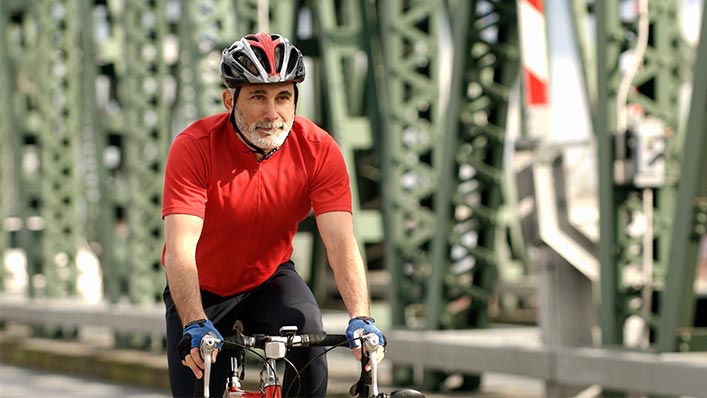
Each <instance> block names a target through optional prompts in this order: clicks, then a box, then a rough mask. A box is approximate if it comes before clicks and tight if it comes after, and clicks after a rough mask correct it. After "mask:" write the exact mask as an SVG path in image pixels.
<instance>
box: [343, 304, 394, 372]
mask: <svg viewBox="0 0 707 398" xmlns="http://www.w3.org/2000/svg"><path fill="white" fill-rule="evenodd" d="M369 333H374V334H376V335H377V336H378V339H379V341H380V345H379V346H378V348H377V350H376V359H377V360H376V362H380V361H382V360H383V358H384V357H385V348H384V346H385V344H386V341H385V337H384V336H383V333H381V331H380V330H378V328H377V327H376V321H375V319H373V318H371V317H367V316H360V317H355V318H352V319H351V320H349V326H348V327H347V328H346V337H347V338H348V339H349V346H350V347H351V348H353V355H354V357H356V359H357V360H359V361H360V360H361V356H362V353H361V350H362V348H361V340H359V339H356V338H357V337H360V336H363V335H365V334H369ZM354 339H355V340H354ZM370 370H371V362H370V361H369V362H368V364H367V365H366V371H370Z"/></svg>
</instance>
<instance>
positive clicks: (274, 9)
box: [236, 0, 299, 38]
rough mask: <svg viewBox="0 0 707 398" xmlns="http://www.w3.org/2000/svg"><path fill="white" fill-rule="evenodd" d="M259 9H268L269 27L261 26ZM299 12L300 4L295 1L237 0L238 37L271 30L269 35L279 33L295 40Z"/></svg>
mask: <svg viewBox="0 0 707 398" xmlns="http://www.w3.org/2000/svg"><path fill="white" fill-rule="evenodd" d="M259 7H266V8H267V9H268V12H267V18H266V20H267V22H268V25H267V26H260V25H259V19H258V12H259V11H260V10H259ZM298 11H299V7H298V4H297V3H296V2H295V1H294V0H282V1H275V0H236V15H237V16H238V26H237V31H238V37H241V36H243V35H246V34H248V33H257V32H260V31H263V30H269V32H268V33H274V32H279V33H281V34H283V35H285V37H288V38H294V37H295V36H296V35H295V27H296V19H297V17H298ZM265 28H267V29H265Z"/></svg>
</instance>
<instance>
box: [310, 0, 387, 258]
mask: <svg viewBox="0 0 707 398" xmlns="http://www.w3.org/2000/svg"><path fill="white" fill-rule="evenodd" d="M314 17H315V20H316V21H317V23H318V24H319V32H318V36H319V41H320V46H321V49H322V51H321V61H322V63H323V68H322V72H323V73H322V77H323V80H324V81H325V87H324V90H323V94H324V96H325V97H326V100H325V101H324V103H325V106H326V108H327V111H328V116H329V124H328V126H327V127H328V129H329V131H330V132H331V133H332V134H333V136H334V137H335V138H336V141H337V143H338V145H339V147H340V148H341V151H342V153H343V155H344V160H345V161H346V165H347V168H348V173H349V176H350V179H351V191H352V193H353V200H352V202H353V203H352V204H353V212H354V214H355V215H356V216H355V217H354V228H355V231H356V235H357V237H358V238H359V243H360V244H361V245H363V244H365V243H373V242H379V241H381V240H382V226H381V218H380V212H379V211H377V210H364V209H362V201H363V199H362V198H361V197H360V193H361V190H360V188H359V177H360V176H359V172H358V167H357V165H359V163H360V162H357V158H356V153H357V152H358V151H362V150H370V149H371V147H372V145H373V137H372V131H371V124H370V119H369V118H368V117H367V116H366V115H364V114H362V113H361V112H360V111H361V110H362V108H363V103H362V100H361V98H362V96H361V94H360V92H358V91H357V90H354V89H353V87H365V83H366V81H365V78H366V75H365V74H363V73H360V72H356V71H357V70H358V69H360V68H363V69H364V71H365V69H366V68H367V65H366V64H364V65H360V64H358V63H357V60H358V59H360V58H364V59H365V57H366V52H365V44H364V40H366V37H365V36H364V31H363V20H362V16H361V9H360V7H359V4H358V3H356V2H349V3H347V4H346V5H343V7H342V8H340V9H338V10H337V8H336V7H335V2H334V1H332V0H325V1H318V2H316V3H314ZM361 252H362V253H363V254H364V255H365V250H362V251H361Z"/></svg>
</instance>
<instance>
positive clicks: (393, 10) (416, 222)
mask: <svg viewBox="0 0 707 398" xmlns="http://www.w3.org/2000/svg"><path fill="white" fill-rule="evenodd" d="M441 12H443V3H442V2H441V1H387V2H384V3H383V9H382V11H381V14H380V16H381V20H382V21H381V23H382V33H383V50H384V65H385V69H386V83H387V93H388V101H389V104H390V108H389V112H388V113H389V115H387V117H388V118H389V119H388V123H389V129H388V130H387V131H386V147H385V149H386V152H387V154H388V156H390V157H391V159H390V162H391V163H390V164H388V165H386V167H387V168H388V169H387V172H386V173H387V175H386V177H387V178H388V179H387V180H384V181H387V182H386V184H390V186H388V187H386V188H387V190H388V194H389V195H390V196H389V198H390V200H392V206H391V207H392V208H390V209H389V211H391V213H392V214H390V215H389V216H388V221H389V222H390V223H391V224H392V233H391V235H389V236H386V238H387V239H389V241H387V244H388V245H392V248H388V249H387V250H386V252H387V256H386V263H387V264H388V267H389V269H390V276H391V278H393V280H394V281H396V282H397V283H394V284H393V286H391V288H392V289H391V295H392V300H391V301H392V302H391V306H392V322H393V326H394V327H401V326H405V325H408V326H415V325H417V326H420V323H421V322H422V319H421V316H422V310H423V303H424V297H425V292H424V289H425V284H426V282H425V281H426V278H428V277H429V275H430V273H431V268H432V266H433V265H432V258H431V250H430V249H431V245H432V241H433V239H434V237H435V234H436V233H437V230H436V223H435V221H436V220H435V215H434V212H433V208H432V198H433V195H434V192H435V191H436V189H437V175H436V172H435V165H436V164H438V162H440V159H439V156H440V155H441V153H440V149H441V145H440V144H439V143H440V142H441V139H440V138H441V124H442V122H443V119H442V112H441V106H440V104H439V87H438V81H437V76H438V72H439V52H438V47H437V38H438V35H439V34H438V19H437V18H438V17H439V15H440V13H441Z"/></svg>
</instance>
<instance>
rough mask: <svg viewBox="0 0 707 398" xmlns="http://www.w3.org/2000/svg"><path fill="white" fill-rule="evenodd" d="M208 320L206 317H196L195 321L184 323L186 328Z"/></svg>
mask: <svg viewBox="0 0 707 398" xmlns="http://www.w3.org/2000/svg"><path fill="white" fill-rule="evenodd" d="M206 321H207V319H206V318H202V319H195V320H193V321H191V322H189V323H187V324H186V325H184V329H186V328H188V327H189V326H191V325H196V324H199V323H203V322H206Z"/></svg>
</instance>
